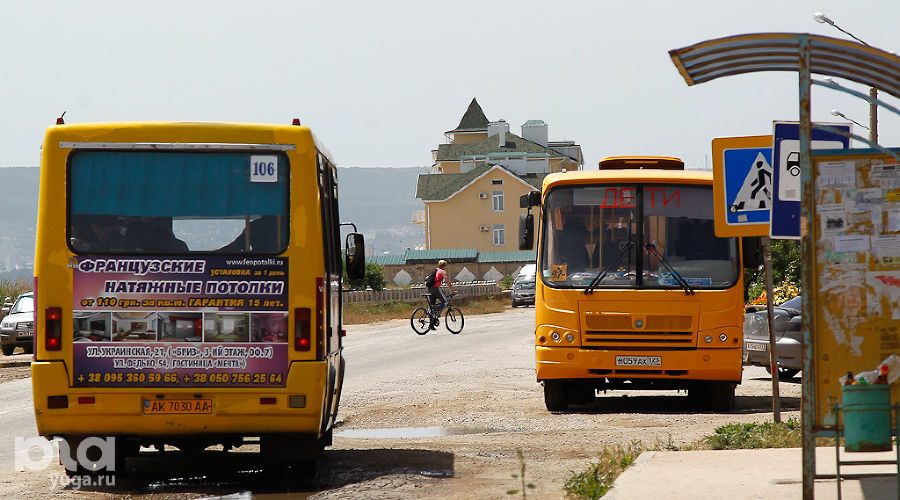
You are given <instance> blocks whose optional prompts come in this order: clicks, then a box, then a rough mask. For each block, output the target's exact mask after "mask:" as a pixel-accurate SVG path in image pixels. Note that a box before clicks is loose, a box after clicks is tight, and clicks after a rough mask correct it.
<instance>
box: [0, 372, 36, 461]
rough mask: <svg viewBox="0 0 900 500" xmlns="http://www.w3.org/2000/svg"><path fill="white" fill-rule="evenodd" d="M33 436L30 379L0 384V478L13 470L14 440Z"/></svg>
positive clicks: (34, 433) (34, 427)
mask: <svg viewBox="0 0 900 500" xmlns="http://www.w3.org/2000/svg"><path fill="white" fill-rule="evenodd" d="M2 369H3V368H0V370H2ZM35 436H37V427H36V426H35V424H34V407H33V405H32V401H31V379H30V378H25V379H20V380H13V381H12V382H6V383H4V384H0V476H3V475H7V474H12V473H13V471H14V470H15V469H14V465H15V454H14V450H15V442H16V438H17V437H21V438H26V439H27V438H29V437H35Z"/></svg>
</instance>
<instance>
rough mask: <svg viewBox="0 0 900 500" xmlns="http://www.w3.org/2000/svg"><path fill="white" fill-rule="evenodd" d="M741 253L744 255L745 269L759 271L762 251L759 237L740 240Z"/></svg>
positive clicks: (747, 237) (746, 237)
mask: <svg viewBox="0 0 900 500" xmlns="http://www.w3.org/2000/svg"><path fill="white" fill-rule="evenodd" d="M741 253H742V254H744V268H745V269H759V266H761V265H762V251H761V244H760V240H759V237H750V236H745V237H743V238H741Z"/></svg>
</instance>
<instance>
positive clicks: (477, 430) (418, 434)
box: [334, 427, 502, 439]
mask: <svg viewBox="0 0 900 500" xmlns="http://www.w3.org/2000/svg"><path fill="white" fill-rule="evenodd" d="M494 432H502V431H501V430H500V429H490V428H486V427H391V428H383V429H348V430H346V431H339V432H335V433H334V435H335V436H338V437H343V438H349V439H410V438H429V437H440V436H459V435H464V434H490V433H494Z"/></svg>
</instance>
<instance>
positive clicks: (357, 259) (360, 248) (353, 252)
mask: <svg viewBox="0 0 900 500" xmlns="http://www.w3.org/2000/svg"><path fill="white" fill-rule="evenodd" d="M344 267H345V268H346V269H347V276H348V277H349V278H350V280H352V281H358V280H361V279H363V278H364V277H365V275H366V243H365V240H364V239H363V235H362V234H360V233H350V234H348V235H347V243H346V246H345V248H344Z"/></svg>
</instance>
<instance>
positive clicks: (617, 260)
mask: <svg viewBox="0 0 900 500" xmlns="http://www.w3.org/2000/svg"><path fill="white" fill-rule="evenodd" d="M633 246H634V242H632V241H629V242H628V243H626V244H625V245H624V246H622V248H620V249H619V253H617V254H616V258H615V259H613V262H612V264H610V265H608V266H606V267H604V268H603V270H602V271H600V274H598V275H597V277H596V278H594V279H593V280H592V281H591V283H590V284H589V285H588V286H587V288H585V289H584V294H585V295H590V294H592V293H594V290H595V289H596V288H597V286H598V285H599V284H600V282H601V281H603V278H605V277H606V275H607V274H609V273H610V271H612V270H613V269H615V268H617V267H619V263H621V262H622V259H623V258H625V256H626V255H628V252H629V251H630V250H631V247H633Z"/></svg>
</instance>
